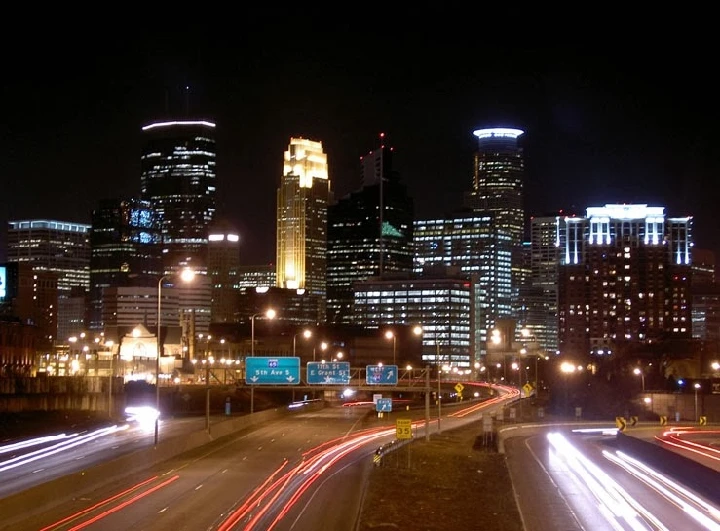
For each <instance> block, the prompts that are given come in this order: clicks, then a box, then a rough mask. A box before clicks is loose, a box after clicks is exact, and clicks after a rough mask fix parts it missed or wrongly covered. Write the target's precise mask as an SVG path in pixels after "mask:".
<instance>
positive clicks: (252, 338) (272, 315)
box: [245, 308, 275, 415]
mask: <svg viewBox="0 0 720 531" xmlns="http://www.w3.org/2000/svg"><path fill="white" fill-rule="evenodd" d="M261 315H263V316H265V318H267V319H275V310H273V309H272V308H270V309H268V310H266V311H264V312H260V313H254V314H253V315H252V316H251V317H250V356H252V357H255V318H256V317H258V316H261ZM245 371H246V374H247V363H246V364H245ZM254 410H255V386H254V385H251V386H250V414H251V415H252V414H253V411H254Z"/></svg>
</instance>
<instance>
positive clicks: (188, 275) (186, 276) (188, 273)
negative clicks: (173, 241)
mask: <svg viewBox="0 0 720 531" xmlns="http://www.w3.org/2000/svg"><path fill="white" fill-rule="evenodd" d="M175 275H176V273H169V274H167V275H163V276H161V277H160V279H159V280H158V292H157V352H156V354H157V356H156V357H155V410H156V411H157V413H156V415H157V416H156V417H155V446H157V443H158V431H159V427H160V325H161V323H162V319H161V318H160V316H161V315H162V283H163V280H165V279H167V278H171V277H174V276H175ZM194 277H195V272H194V271H193V270H192V269H183V271H182V273H181V274H180V278H181V279H182V280H184V281H185V282H190V281H192V279H193V278H194Z"/></svg>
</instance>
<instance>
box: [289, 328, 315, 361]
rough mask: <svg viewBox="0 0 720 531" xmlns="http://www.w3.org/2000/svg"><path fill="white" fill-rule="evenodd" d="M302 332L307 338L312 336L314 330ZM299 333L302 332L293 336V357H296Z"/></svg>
mask: <svg viewBox="0 0 720 531" xmlns="http://www.w3.org/2000/svg"><path fill="white" fill-rule="evenodd" d="M301 333H302V335H303V337H304V338H305V339H309V338H310V337H311V336H312V331H311V330H303V331H302V332H301ZM299 334H300V333H298V334H295V335H294V336H293V357H295V339H297V336H298V335H299Z"/></svg>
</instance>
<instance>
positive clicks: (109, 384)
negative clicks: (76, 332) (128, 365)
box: [105, 341, 115, 418]
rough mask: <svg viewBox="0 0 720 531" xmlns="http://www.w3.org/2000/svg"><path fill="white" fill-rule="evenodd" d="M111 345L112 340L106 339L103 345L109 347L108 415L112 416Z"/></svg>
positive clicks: (112, 343) (113, 343)
mask: <svg viewBox="0 0 720 531" xmlns="http://www.w3.org/2000/svg"><path fill="white" fill-rule="evenodd" d="M113 345H115V342H114V341H106V342H105V346H106V347H108V348H109V349H110V377H109V378H108V416H109V417H110V418H112V416H113V414H112V379H113Z"/></svg>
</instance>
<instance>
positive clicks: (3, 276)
mask: <svg viewBox="0 0 720 531" xmlns="http://www.w3.org/2000/svg"><path fill="white" fill-rule="evenodd" d="M5 297H7V268H6V267H5V266H0V299H4V298H5Z"/></svg>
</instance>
